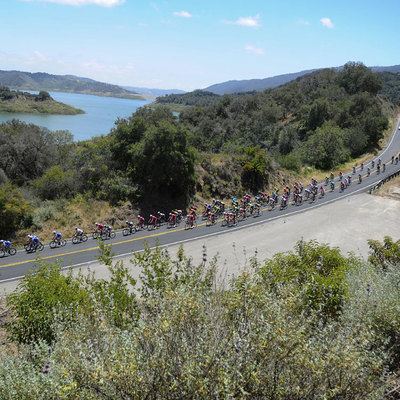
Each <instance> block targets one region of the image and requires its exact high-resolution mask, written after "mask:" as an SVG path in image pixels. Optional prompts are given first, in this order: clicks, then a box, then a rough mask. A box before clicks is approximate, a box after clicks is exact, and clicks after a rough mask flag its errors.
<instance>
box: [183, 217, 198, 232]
mask: <svg viewBox="0 0 400 400" xmlns="http://www.w3.org/2000/svg"><path fill="white" fill-rule="evenodd" d="M196 227H197V222H196V219H194V218H190V215H188V216H187V218H186V221H185V229H192V228H196Z"/></svg>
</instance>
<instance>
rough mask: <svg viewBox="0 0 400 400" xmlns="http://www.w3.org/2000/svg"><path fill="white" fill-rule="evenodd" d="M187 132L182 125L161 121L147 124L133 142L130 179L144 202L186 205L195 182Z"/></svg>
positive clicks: (192, 154)
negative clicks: (136, 141)
mask: <svg viewBox="0 0 400 400" xmlns="http://www.w3.org/2000/svg"><path fill="white" fill-rule="evenodd" d="M187 136H188V132H187V130H186V129H185V128H184V127H182V126H180V125H178V126H175V125H172V124H171V123H170V122H167V121H161V122H160V124H159V126H155V125H152V126H150V127H149V128H148V129H147V131H146V133H145V135H144V137H143V139H142V140H141V141H140V142H139V143H137V144H136V145H135V147H134V149H133V152H132V154H133V158H134V160H135V163H134V170H133V181H134V182H137V183H138V184H139V185H140V186H141V188H142V193H143V194H144V195H145V196H146V197H145V199H146V203H147V202H150V203H152V204H153V205H158V206H159V207H163V206H164V207H165V205H166V204H168V203H170V204H169V206H170V207H174V206H175V207H176V205H177V204H181V205H182V206H183V207H184V206H186V204H187V202H188V200H189V197H190V196H191V195H192V194H193V192H194V185H195V179H194V162H195V152H194V150H193V149H192V148H191V147H189V146H188V143H187Z"/></svg>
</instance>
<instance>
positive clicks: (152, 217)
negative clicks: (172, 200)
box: [148, 214, 158, 228]
mask: <svg viewBox="0 0 400 400" xmlns="http://www.w3.org/2000/svg"><path fill="white" fill-rule="evenodd" d="M148 224H149V225H153V226H154V228H158V226H157V217H156V216H155V215H153V214H150V218H149V222H148Z"/></svg>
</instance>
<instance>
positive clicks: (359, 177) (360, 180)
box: [358, 174, 362, 183]
mask: <svg viewBox="0 0 400 400" xmlns="http://www.w3.org/2000/svg"><path fill="white" fill-rule="evenodd" d="M358 182H360V183H361V182H362V176H361V174H358Z"/></svg>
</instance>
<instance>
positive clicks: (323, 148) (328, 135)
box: [0, 63, 398, 240]
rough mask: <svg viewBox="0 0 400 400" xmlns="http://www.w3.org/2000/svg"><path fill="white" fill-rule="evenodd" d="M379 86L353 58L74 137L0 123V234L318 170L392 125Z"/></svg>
mask: <svg viewBox="0 0 400 400" xmlns="http://www.w3.org/2000/svg"><path fill="white" fill-rule="evenodd" d="M382 84H383V81H382V80H381V78H380V76H379V75H378V74H375V73H373V72H371V70H369V69H368V68H366V67H365V66H364V65H363V64H359V63H348V64H346V65H345V67H344V69H343V70H342V71H340V72H337V71H335V70H321V71H316V72H314V73H312V74H309V75H305V76H303V77H301V78H298V79H296V80H295V81H293V82H290V83H288V84H286V85H284V86H281V87H279V88H276V89H270V90H266V91H265V92H263V93H242V94H240V95H232V96H223V97H221V98H220V99H219V100H218V102H217V103H213V104H210V105H207V104H208V103H209V102H210V101H211V100H210V99H213V98H215V95H212V96H211V95H210V94H208V93H202V94H201V96H200V94H198V95H195V96H194V97H193V98H196V97H199V96H200V97H201V99H202V101H203V102H205V104H204V105H202V106H194V107H191V108H189V109H187V110H185V111H182V113H181V114H180V115H179V116H176V115H174V114H173V113H172V112H171V110H170V109H169V108H168V107H164V106H162V105H160V106H159V107H156V108H155V109H152V108H150V107H143V108H140V109H138V110H137V111H136V112H135V113H134V114H132V115H131V116H130V117H128V118H125V119H118V120H117V121H116V122H115V126H114V128H112V129H111V131H110V132H109V134H107V135H102V136H98V137H94V138H92V139H91V140H87V141H82V142H75V141H74V140H73V137H72V135H71V134H70V133H69V132H66V131H56V132H50V131H48V130H47V129H45V128H41V127H38V126H35V125H32V124H25V123H23V122H20V121H17V120H13V121H9V122H7V123H3V124H1V125H0V151H1V154H2V157H1V158H0V215H1V216H3V215H4V216H6V217H7V218H6V219H5V218H1V219H0V224H2V225H3V227H4V228H3V229H4V230H3V233H4V235H7V237H8V238H11V239H12V240H15V239H19V240H22V238H23V234H26V233H28V232H32V231H35V232H38V233H39V234H42V233H43V234H44V235H46V234H47V232H50V231H51V230H52V229H60V230H63V232H68V234H69V232H71V233H72V229H73V228H74V226H80V227H81V228H83V229H84V230H86V231H88V230H91V227H92V226H93V223H94V222H95V221H98V220H102V221H105V222H107V223H109V224H111V225H117V226H118V225H119V224H121V223H122V221H124V218H125V217H124V216H122V215H121V210H122V211H127V210H129V213H128V214H127V215H126V217H128V218H129V217H131V216H133V215H134V214H135V213H136V214H137V213H138V212H140V213H143V214H144V215H147V214H148V213H154V212H156V211H158V210H160V211H162V212H164V213H168V212H169V211H171V210H172V209H174V208H180V209H185V208H186V207H187V206H188V205H189V204H191V203H197V202H200V201H203V200H205V199H210V198H212V197H214V198H222V199H224V198H229V197H230V196H232V195H235V196H240V195H241V194H243V193H245V192H252V193H257V192H258V191H259V190H263V191H268V190H269V189H270V188H271V187H273V186H274V185H278V186H282V185H287V184H288V183H290V182H294V181H295V180H303V181H304V182H306V181H307V180H309V179H311V177H317V178H319V177H324V176H325V175H326V174H327V173H329V172H330V171H332V170H333V171H335V170H337V169H338V168H343V167H344V166H347V165H354V164H356V163H357V160H364V159H366V158H367V157H368V156H369V155H372V154H373V153H374V152H376V151H377V150H378V149H379V146H380V145H381V144H382V141H383V140H384V139H385V135H386V134H387V133H388V132H390V125H391V124H390V122H391V121H393V119H394V116H395V114H396V113H397V112H398V108H396V106H395V105H394V104H392V103H390V102H389V101H388V100H387V99H386V98H385V97H383V96H382V95H379V94H378V93H379V92H380V90H381V89H382ZM174 96H175V97H174V98H177V99H181V98H182V97H181V96H180V95H174ZM42 97H46V94H45V93H42ZM217 97H218V96H217ZM77 205H80V207H81V208H80V209H78V207H77ZM90 207H92V208H90ZM88 208H90V209H91V210H93V212H90V213H89V212H87V210H88ZM107 208H108V211H107ZM95 210H96V211H95ZM6 220H7V221H12V223H9V222H7V223H6V222H3V221H6Z"/></svg>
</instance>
